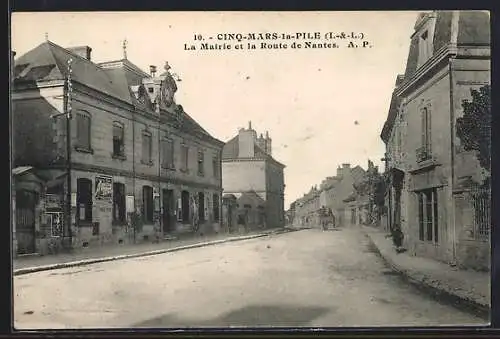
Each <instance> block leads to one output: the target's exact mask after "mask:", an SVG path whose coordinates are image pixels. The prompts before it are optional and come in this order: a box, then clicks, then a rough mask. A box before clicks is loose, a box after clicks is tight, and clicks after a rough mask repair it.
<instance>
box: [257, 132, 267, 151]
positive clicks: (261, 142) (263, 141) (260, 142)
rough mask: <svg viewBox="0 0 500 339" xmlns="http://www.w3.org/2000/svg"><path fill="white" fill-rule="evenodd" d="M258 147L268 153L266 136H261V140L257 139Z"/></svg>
mask: <svg viewBox="0 0 500 339" xmlns="http://www.w3.org/2000/svg"><path fill="white" fill-rule="evenodd" d="M257 146H259V148H260V149H261V150H263V151H264V152H265V151H266V139H264V136H263V135H262V133H261V134H260V136H259V138H258V139H257Z"/></svg>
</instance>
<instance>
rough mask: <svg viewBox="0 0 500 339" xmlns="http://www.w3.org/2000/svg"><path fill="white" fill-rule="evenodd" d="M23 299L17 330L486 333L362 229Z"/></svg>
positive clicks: (120, 273)
mask: <svg viewBox="0 0 500 339" xmlns="http://www.w3.org/2000/svg"><path fill="white" fill-rule="evenodd" d="M14 298H15V299H14V306H15V310H14V311H15V327H16V328H17V329H35V328H109V327H111V328H117V327H121V328H124V327H127V328H128V327H136V328H137V327H156V328H158V327H162V328H166V327H167V328H168V327H226V326H236V327H239V326H297V327H301V326H307V327H309V326H315V327H316V326H320V327H330V326H331V327H337V326H378V325H386V326H391V325H399V326H439V325H465V324H481V323H484V320H482V319H480V318H476V317H474V316H472V315H469V314H467V313H463V312H461V311H459V310H457V309H455V308H453V307H450V306H448V305H444V304H441V303H439V302H438V301H435V300H432V299H431V298H430V297H429V296H427V295H425V294H423V293H422V292H419V291H417V290H415V289H413V288H412V287H409V286H408V285H407V284H405V283H404V282H402V281H401V279H400V278H399V277H398V276H395V275H394V274H393V273H392V271H390V270H389V269H388V268H386V267H385V266H384V264H383V262H382V261H381V259H379V257H378V256H377V255H376V254H375V253H374V251H373V250H372V248H371V246H370V243H369V241H368V239H367V238H366V237H365V236H364V234H363V233H362V232H361V231H360V230H359V229H357V228H352V229H348V228H347V229H341V230H338V231H326V232H323V231H320V230H302V231H298V232H291V233H286V234H281V235H272V236H269V237H263V238H258V239H253V240H246V241H237V242H232V243H226V244H221V245H215V246H208V247H201V248H196V249H189V250H184V251H179V252H174V253H167V254H161V255H156V256H148V257H142V258H136V259H128V260H118V261H112V262H107V263H100V264H94V265H88V266H81V267H75V268H68V269H58V270H52V271H45V272H38V273H33V274H26V275H20V276H16V277H15V278H14Z"/></svg>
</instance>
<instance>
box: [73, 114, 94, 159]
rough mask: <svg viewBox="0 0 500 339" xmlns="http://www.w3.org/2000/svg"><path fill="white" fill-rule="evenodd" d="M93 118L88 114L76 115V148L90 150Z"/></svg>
mask: <svg viewBox="0 0 500 339" xmlns="http://www.w3.org/2000/svg"><path fill="white" fill-rule="evenodd" d="M91 122H92V119H91V116H90V114H89V113H88V112H85V111H78V112H77V113H76V146H77V147H79V148H83V149H85V150H90V149H91V147H90V141H91V139H90V132H91Z"/></svg>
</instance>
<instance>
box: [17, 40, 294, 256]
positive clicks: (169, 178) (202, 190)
mask: <svg viewBox="0 0 500 339" xmlns="http://www.w3.org/2000/svg"><path fill="white" fill-rule="evenodd" d="M14 56H15V53H13V55H12V58H13V62H12V65H13V67H12V79H13V80H12V87H11V88H12V90H11V98H12V100H11V106H12V107H11V112H12V124H11V128H12V130H11V135H12V142H11V145H12V164H13V169H12V175H13V180H12V190H11V191H12V206H13V218H12V219H13V220H12V221H13V223H12V224H13V232H12V233H13V246H14V249H13V253H17V254H29V253H39V254H44V253H52V252H54V253H55V252H57V251H59V250H61V249H62V248H64V247H68V246H69V248H75V247H76V248H79V247H86V246H93V245H102V244H110V243H126V242H131V241H133V242H135V241H137V240H161V239H163V238H165V237H169V236H170V235H172V234H178V233H186V232H205V233H210V232H219V231H220V230H221V228H224V229H226V230H229V229H234V228H235V227H234V225H238V224H240V225H243V226H244V227H245V228H248V227H246V226H247V224H252V225H253V224H258V225H259V226H260V227H267V226H272V227H277V226H280V225H281V224H280V223H282V222H283V221H284V214H283V212H282V211H283V202H282V201H283V197H284V181H283V180H284V179H283V169H284V165H282V164H281V163H279V162H277V161H276V160H275V159H274V158H273V157H272V156H271V138H270V137H269V135H268V134H267V135H266V138H263V137H262V136H261V137H260V138H255V139H254V138H253V134H252V133H250V134H249V135H251V136H252V138H249V137H248V135H247V134H248V133H247V134H245V133H244V130H241V131H240V133H239V134H238V135H237V136H236V137H235V138H234V139H233V140H232V141H230V142H228V143H224V142H222V141H220V140H218V139H217V138H215V137H214V136H212V135H211V134H210V133H209V132H207V131H206V130H205V129H204V128H203V127H202V126H200V125H199V124H198V123H197V122H196V121H195V120H194V119H193V118H192V117H191V116H190V115H189V114H188V113H187V112H185V111H184V109H183V107H182V105H180V104H178V103H177V102H176V100H175V93H176V91H177V82H178V81H180V79H179V78H178V76H176V75H175V74H173V73H172V72H171V69H170V66H169V65H168V63H166V64H165V67H164V72H163V73H161V74H157V73H158V72H157V68H156V66H150V70H149V71H150V72H149V73H146V72H144V71H143V70H141V69H140V68H139V67H137V66H136V65H134V64H133V63H132V62H131V61H130V60H128V58H127V56H126V50H125V48H124V56H123V58H122V59H120V60H114V61H109V62H102V63H95V62H93V61H92V48H91V47H89V46H83V47H74V48H63V47H61V46H59V45H57V44H55V43H53V42H51V41H48V40H47V41H45V42H43V43H42V44H40V45H39V46H37V47H35V48H33V49H32V50H30V51H28V52H27V53H26V54H24V55H22V56H20V57H19V58H17V59H15V60H14ZM250 129H251V128H250ZM254 133H255V132H254ZM238 142H239V143H240V146H237V147H239V153H238V152H236V153H234V152H233V149H234V148H235V144H238ZM252 145H254V146H255V147H253V146H252ZM252 147H253V148H252ZM251 150H253V151H254V152H253V151H252V152H253V153H252V152H250V151H251ZM249 166H250V167H251V166H254V167H255V168H258V169H259V170H258V172H259V173H258V174H256V173H254V172H255V171H253V169H248V168H249ZM254 167H252V168H254ZM252 171H253V172H252ZM225 174H226V176H227V181H226V182H225V184H227V185H226V186H227V189H226V187H225V186H224V184H223V176H224V175H225ZM241 182H245V183H247V182H254V183H255V184H254V185H250V186H248V187H246V186H245V187H243V186H242V185H240V183H241ZM225 191H227V192H228V193H229V194H230V195H226V196H225V198H226V199H224V198H223V194H224V193H225ZM255 194H256V195H257V197H258V198H259V199H260V200H258V201H257V200H255V199H254V200H255V201H254V202H253V203H250V204H249V203H247V202H243V201H242V202H241V205H242V208H241V209H238V207H237V206H238V205H239V202H238V199H240V198H241V197H242V195H243V196H244V199H247V200H248V197H247V196H249V195H250V196H252V195H255ZM233 198H234V199H233ZM233 200H235V201H233ZM224 204H225V205H224ZM226 205H227V206H226ZM248 205H250V208H252V207H253V208H254V209H255V210H259V213H260V214H261V215H260V216H259V218H257V219H258V222H257V221H252V222H250V217H247V214H248V213H247V209H248V208H246V207H245V206H248ZM231 206H233V207H231ZM68 208H69V213H68ZM280 208H281V210H280ZM280 211H281V212H280ZM245 213H246V214H245ZM233 214H234V217H233V218H230V217H229V216H230V215H233ZM241 215H243V216H241ZM68 217H70V220H68ZM67 220H68V221H67ZM252 220H253V219H252Z"/></svg>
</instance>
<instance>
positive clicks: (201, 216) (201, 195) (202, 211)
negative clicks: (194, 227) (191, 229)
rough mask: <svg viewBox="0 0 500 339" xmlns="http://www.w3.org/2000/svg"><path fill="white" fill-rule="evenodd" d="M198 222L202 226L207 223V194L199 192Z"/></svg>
mask: <svg viewBox="0 0 500 339" xmlns="http://www.w3.org/2000/svg"><path fill="white" fill-rule="evenodd" d="M198 220H199V221H200V224H202V223H204V222H205V193H203V192H198Z"/></svg>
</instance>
